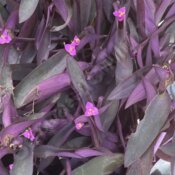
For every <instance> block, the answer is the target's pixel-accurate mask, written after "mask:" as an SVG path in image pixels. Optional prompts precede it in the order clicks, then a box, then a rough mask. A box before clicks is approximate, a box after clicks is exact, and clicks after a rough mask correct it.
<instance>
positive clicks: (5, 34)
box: [0, 29, 12, 44]
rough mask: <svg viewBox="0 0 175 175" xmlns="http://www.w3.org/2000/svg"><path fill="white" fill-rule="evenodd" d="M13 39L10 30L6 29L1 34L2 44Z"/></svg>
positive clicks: (0, 42)
mask: <svg viewBox="0 0 175 175" xmlns="http://www.w3.org/2000/svg"><path fill="white" fill-rule="evenodd" d="M11 40H12V38H11V36H10V35H9V33H8V30H7V29H5V30H4V31H3V33H2V34H1V36H0V44H6V43H10V41H11Z"/></svg>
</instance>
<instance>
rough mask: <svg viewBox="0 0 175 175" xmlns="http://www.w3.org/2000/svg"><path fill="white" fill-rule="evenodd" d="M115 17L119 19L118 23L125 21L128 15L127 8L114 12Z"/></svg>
mask: <svg viewBox="0 0 175 175" xmlns="http://www.w3.org/2000/svg"><path fill="white" fill-rule="evenodd" d="M113 15H114V16H116V17H117V19H118V21H120V22H121V21H123V20H124V19H125V15H126V8H125V7H122V8H120V9H119V10H116V11H114V12H113Z"/></svg>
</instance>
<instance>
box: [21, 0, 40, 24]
mask: <svg viewBox="0 0 175 175" xmlns="http://www.w3.org/2000/svg"><path fill="white" fill-rule="evenodd" d="M38 2H39V0H30V1H28V0H27V1H26V0H21V3H20V6H19V23H22V22H24V21H26V20H27V19H29V18H30V17H31V16H32V14H33V13H34V11H35V9H36V7H37V5H38Z"/></svg>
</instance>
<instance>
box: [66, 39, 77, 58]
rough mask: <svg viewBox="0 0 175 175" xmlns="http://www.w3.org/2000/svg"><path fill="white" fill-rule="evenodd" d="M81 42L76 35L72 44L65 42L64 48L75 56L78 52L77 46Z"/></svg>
mask: <svg viewBox="0 0 175 175" xmlns="http://www.w3.org/2000/svg"><path fill="white" fill-rule="evenodd" d="M79 44H80V39H79V38H78V37H77V36H75V37H74V39H73V41H72V42H71V43H70V44H65V45H64V49H65V50H66V52H68V53H69V54H70V55H71V56H75V55H76V54H77V51H76V47H77V46H78V45H79Z"/></svg>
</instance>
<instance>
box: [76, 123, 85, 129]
mask: <svg viewBox="0 0 175 175" xmlns="http://www.w3.org/2000/svg"><path fill="white" fill-rule="evenodd" d="M83 126H84V123H81V122H79V123H76V124H75V127H76V129H77V130H80V129H81V128H82V127H83Z"/></svg>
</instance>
